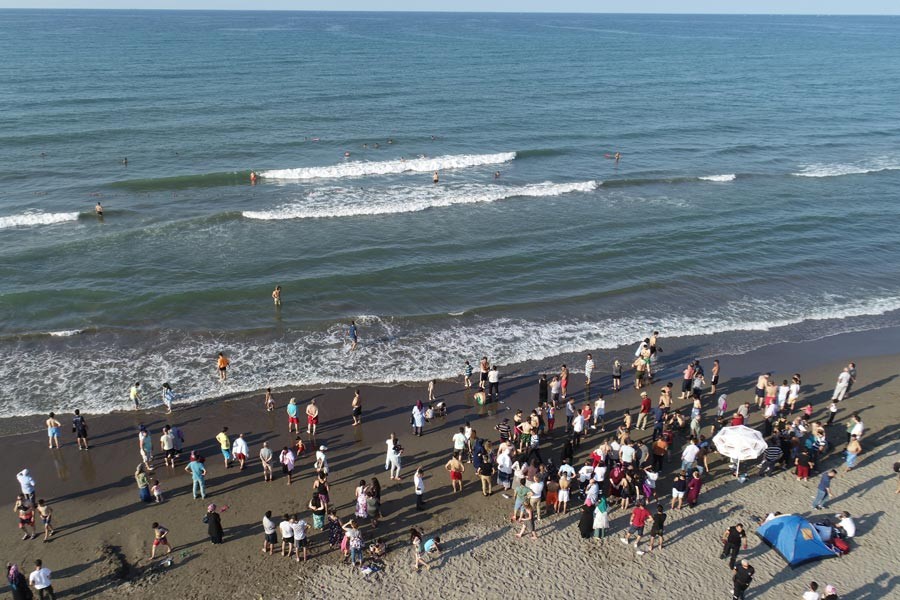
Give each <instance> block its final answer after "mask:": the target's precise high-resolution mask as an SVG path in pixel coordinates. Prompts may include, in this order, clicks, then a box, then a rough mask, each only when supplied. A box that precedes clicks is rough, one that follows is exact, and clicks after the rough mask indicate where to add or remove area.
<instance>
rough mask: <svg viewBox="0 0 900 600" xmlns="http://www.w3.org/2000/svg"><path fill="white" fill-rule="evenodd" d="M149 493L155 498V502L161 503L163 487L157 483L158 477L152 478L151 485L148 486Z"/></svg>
mask: <svg viewBox="0 0 900 600" xmlns="http://www.w3.org/2000/svg"><path fill="white" fill-rule="evenodd" d="M150 493H151V494H153V498H154V499H155V500H156V503H157V504H162V501H163V488H162V486H161V485H160V484H159V479H154V480H153V487H151V488H150Z"/></svg>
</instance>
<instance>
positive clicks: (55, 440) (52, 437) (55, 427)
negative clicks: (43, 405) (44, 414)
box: [47, 413, 60, 449]
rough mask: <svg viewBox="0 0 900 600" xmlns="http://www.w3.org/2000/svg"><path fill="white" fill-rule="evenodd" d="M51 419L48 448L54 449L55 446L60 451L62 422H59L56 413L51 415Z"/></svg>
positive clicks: (48, 431) (49, 421) (48, 421)
mask: <svg viewBox="0 0 900 600" xmlns="http://www.w3.org/2000/svg"><path fill="white" fill-rule="evenodd" d="M49 417H50V418H49V419H47V438H48V440H49V441H48V446H47V447H48V448H51V449H52V448H53V446H54V445H55V446H56V448H57V449H59V427H60V422H59V421H58V420H57V418H56V415H55V414H54V413H50V415H49Z"/></svg>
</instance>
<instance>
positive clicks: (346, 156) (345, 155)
mask: <svg viewBox="0 0 900 600" xmlns="http://www.w3.org/2000/svg"><path fill="white" fill-rule="evenodd" d="M349 156H350V151H349V150H348V151H347V152H344V158H348V157H349Z"/></svg>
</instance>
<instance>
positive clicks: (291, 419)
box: [287, 398, 300, 433]
mask: <svg viewBox="0 0 900 600" xmlns="http://www.w3.org/2000/svg"><path fill="white" fill-rule="evenodd" d="M287 415H288V433H292V432H293V433H300V419H299V418H298V417H297V399H296V398H291V399H290V400H289V401H288V405H287Z"/></svg>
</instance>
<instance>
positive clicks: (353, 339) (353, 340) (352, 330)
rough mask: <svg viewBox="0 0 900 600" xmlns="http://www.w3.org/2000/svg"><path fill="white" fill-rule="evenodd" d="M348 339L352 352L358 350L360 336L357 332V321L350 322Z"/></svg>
mask: <svg viewBox="0 0 900 600" xmlns="http://www.w3.org/2000/svg"><path fill="white" fill-rule="evenodd" d="M347 337H349V338H350V350H351V351H352V350H356V345H357V344H358V343H359V335H358V334H357V331H356V321H350V327H349V328H348V329H347Z"/></svg>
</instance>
